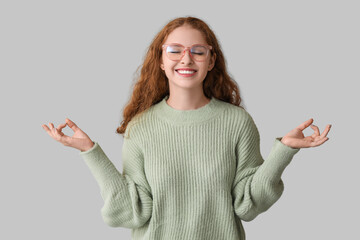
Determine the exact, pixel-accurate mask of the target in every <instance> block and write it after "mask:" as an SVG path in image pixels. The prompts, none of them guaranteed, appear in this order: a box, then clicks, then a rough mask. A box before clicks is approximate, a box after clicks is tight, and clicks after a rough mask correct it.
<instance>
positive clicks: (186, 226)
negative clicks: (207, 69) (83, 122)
mask: <svg viewBox="0 0 360 240" xmlns="http://www.w3.org/2000/svg"><path fill="white" fill-rule="evenodd" d="M167 99H168V96H166V97H165V98H164V99H163V100H162V101H161V102H159V103H157V104H155V105H153V106H152V107H151V108H149V109H148V110H146V111H145V112H144V113H143V114H141V115H138V116H136V117H135V118H133V119H132V121H130V123H129V125H128V127H127V129H126V132H125V135H124V136H125V138H124V142H123V147H122V163H123V172H122V173H120V172H119V171H118V170H117V169H116V168H115V166H114V165H113V164H112V162H111V161H110V160H109V159H108V157H107V156H106V155H105V153H104V152H103V150H102V149H101V147H100V145H99V143H98V142H95V141H94V143H95V144H94V146H93V147H92V148H91V149H89V150H87V151H85V152H80V155H81V156H82V158H83V159H84V161H85V163H86V164H87V165H88V167H89V168H90V170H91V172H92V174H93V175H94V177H95V179H96V181H97V183H98V184H99V187H100V191H101V196H102V198H103V200H104V206H103V208H102V209H101V213H102V216H103V219H104V221H105V222H106V223H107V224H108V225H109V226H112V227H125V228H131V229H132V239H134V240H137V239H142V240H143V239H156V240H162V239H166V240H177V239H178V240H200V239H204V240H211V239H214V240H222V239H224V240H244V239H245V232H244V229H243V226H242V222H241V221H242V220H243V221H251V220H253V219H254V218H255V217H256V216H257V215H259V214H260V213H262V212H264V211H266V210H267V209H269V207H271V206H272V205H273V204H274V203H275V202H276V201H277V200H278V199H279V198H280V196H281V194H282V192H283V190H284V184H283V181H282V180H281V175H282V173H283V171H284V169H285V168H286V166H287V165H288V164H289V163H290V161H291V159H292V158H293V156H294V155H295V154H296V153H297V152H298V151H299V150H300V149H294V148H291V147H288V146H286V145H284V144H283V143H281V142H280V140H281V138H280V137H278V138H275V141H274V144H273V147H272V149H271V151H270V154H269V155H268V158H267V159H266V161H264V160H263V158H262V156H261V153H260V137H259V132H258V129H257V127H256V125H255V123H254V121H253V119H252V117H251V116H250V115H249V113H248V112H247V111H245V110H244V109H242V108H239V107H236V106H234V105H232V104H229V103H226V102H223V101H220V100H218V99H216V98H214V97H213V98H211V100H210V102H209V103H207V104H206V105H205V106H202V107H200V108H198V109H195V110H176V109H174V108H172V107H170V106H169V105H168V104H167V103H166V100H167Z"/></svg>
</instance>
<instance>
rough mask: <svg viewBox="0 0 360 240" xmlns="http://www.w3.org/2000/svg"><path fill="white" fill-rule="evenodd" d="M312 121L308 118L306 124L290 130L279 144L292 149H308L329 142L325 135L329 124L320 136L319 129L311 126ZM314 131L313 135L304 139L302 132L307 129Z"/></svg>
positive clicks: (329, 125) (329, 126)
mask: <svg viewBox="0 0 360 240" xmlns="http://www.w3.org/2000/svg"><path fill="white" fill-rule="evenodd" d="M313 121H314V120H313V119H312V118H310V119H309V120H307V121H306V122H304V123H302V124H300V125H299V126H298V127H297V128H295V129H293V130H291V131H290V132H289V133H288V134H286V135H285V136H284V137H283V138H282V139H281V142H282V143H283V144H285V145H287V146H289V147H292V148H308V147H317V146H320V145H321V144H323V143H324V142H326V141H327V140H329V138H328V137H326V135H327V134H328V132H329V131H330V128H331V124H328V125H327V126H326V128H325V130H324V132H323V133H322V134H321V135H320V132H319V128H318V127H317V126H315V125H312V122H313ZM310 125H311V128H312V129H313V130H314V133H313V134H312V135H311V136H307V137H305V136H304V134H303V133H302V131H303V130H304V129H305V128H307V127H309V126H310Z"/></svg>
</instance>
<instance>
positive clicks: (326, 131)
mask: <svg viewBox="0 0 360 240" xmlns="http://www.w3.org/2000/svg"><path fill="white" fill-rule="evenodd" d="M330 128H331V124H328V125H327V126H326V128H325V130H324V132H323V133H322V134H321V135H320V136H321V137H326V135H327V134H328V133H329V131H330Z"/></svg>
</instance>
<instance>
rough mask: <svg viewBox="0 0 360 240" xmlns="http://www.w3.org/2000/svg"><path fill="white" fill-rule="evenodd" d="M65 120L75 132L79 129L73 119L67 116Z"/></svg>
mask: <svg viewBox="0 0 360 240" xmlns="http://www.w3.org/2000/svg"><path fill="white" fill-rule="evenodd" d="M65 121H66V124H67V125H68V126H69V127H70V128H71V129H72V130H73V131H74V132H75V131H76V130H77V129H78V126H77V125H76V124H75V123H74V122H73V121H71V120H70V119H68V118H66V119H65Z"/></svg>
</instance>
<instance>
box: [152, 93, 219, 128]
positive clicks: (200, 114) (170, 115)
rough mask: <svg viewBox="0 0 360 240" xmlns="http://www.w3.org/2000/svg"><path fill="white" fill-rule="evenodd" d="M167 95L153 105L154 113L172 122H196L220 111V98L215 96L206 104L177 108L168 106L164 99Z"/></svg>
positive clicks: (202, 120)
mask: <svg viewBox="0 0 360 240" xmlns="http://www.w3.org/2000/svg"><path fill="white" fill-rule="evenodd" d="M168 98H169V95H166V96H165V97H164V98H163V99H162V100H161V101H160V102H159V103H158V104H156V106H155V109H154V110H155V112H156V115H157V116H158V117H159V118H161V119H163V120H166V121H168V122H170V123H172V124H180V125H181V124H189V123H190V124H191V123H196V122H204V121H207V120H209V119H211V118H213V117H215V116H216V115H218V114H219V113H220V112H221V109H222V108H221V106H220V105H221V104H220V100H218V99H216V98H215V97H211V99H210V102H208V103H207V104H206V105H204V106H202V107H200V108H197V109H191V110H177V109H175V108H172V107H171V106H169V105H168V104H167V102H166V100H167V99H168Z"/></svg>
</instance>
